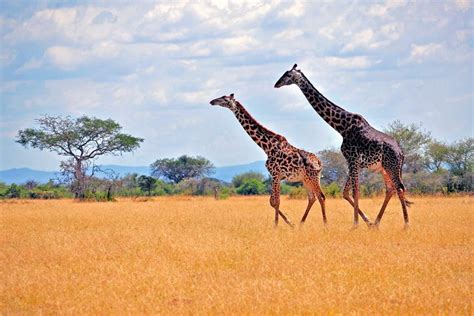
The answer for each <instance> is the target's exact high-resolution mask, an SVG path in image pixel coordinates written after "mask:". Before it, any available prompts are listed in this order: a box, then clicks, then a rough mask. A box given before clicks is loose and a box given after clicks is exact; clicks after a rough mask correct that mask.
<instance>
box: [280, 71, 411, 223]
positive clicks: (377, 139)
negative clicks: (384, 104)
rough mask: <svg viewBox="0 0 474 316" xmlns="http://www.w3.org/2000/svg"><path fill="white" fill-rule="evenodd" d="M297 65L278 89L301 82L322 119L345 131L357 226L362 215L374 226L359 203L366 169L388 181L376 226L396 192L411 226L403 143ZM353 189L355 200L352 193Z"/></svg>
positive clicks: (344, 150) (348, 183)
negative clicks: (320, 86)
mask: <svg viewBox="0 0 474 316" xmlns="http://www.w3.org/2000/svg"><path fill="white" fill-rule="evenodd" d="M296 67H297V65H296V64H295V65H294V66H293V68H292V69H290V70H288V71H286V72H285V73H284V74H283V75H282V76H281V78H280V79H278V81H277V82H276V83H275V88H280V87H282V86H286V85H292V84H295V85H297V86H298V87H299V88H300V90H301V91H302V92H303V94H304V96H305V97H306V99H307V100H308V102H309V103H310V104H311V106H312V107H313V109H314V110H315V111H316V112H317V113H318V114H319V115H320V116H321V118H323V120H324V121H325V122H326V123H328V124H329V125H330V126H331V127H332V128H334V129H335V130H336V131H337V132H339V134H341V136H342V138H343V141H342V146H341V152H342V154H343V156H344V158H345V159H346V161H347V164H348V166H349V175H348V179H347V181H346V185H345V186H344V191H343V192H344V194H343V195H344V198H345V199H346V200H347V201H348V202H349V203H350V204H351V205H352V206H353V208H354V222H353V225H354V227H356V226H357V224H358V215H360V216H361V217H362V219H363V220H364V221H365V222H366V223H367V225H369V227H372V226H373V225H372V223H371V222H370V220H369V219H368V217H367V216H366V215H365V213H364V212H362V210H360V208H359V205H358V199H359V194H360V192H359V174H360V171H361V169H363V168H369V169H372V170H376V171H380V172H381V173H382V175H383V177H384V181H385V186H386V195H385V201H384V203H383V204H382V207H381V209H380V211H379V214H378V216H377V218H376V220H375V226H378V225H379V223H380V221H381V219H382V216H383V214H384V211H385V208H386V206H387V203H388V201H389V200H390V198H391V197H392V195H393V194H394V192H396V193H397V194H398V197H399V200H400V203H401V206H402V212H403V218H404V221H405V227H408V223H409V220H408V211H407V206H409V205H410V204H411V202H409V201H408V200H407V199H406V197H405V192H406V189H405V186H404V184H403V181H402V166H403V160H404V155H403V152H402V149H401V148H400V145H399V144H398V143H397V141H396V140H395V139H394V138H393V137H391V136H389V135H387V134H385V133H382V132H380V131H378V130H376V129H375V128H374V127H372V126H371V125H370V124H369V123H368V122H367V121H366V120H365V118H364V117H362V115H360V114H356V113H351V112H349V111H346V110H344V109H343V108H341V107H339V106H338V105H336V104H334V103H333V102H331V101H330V100H329V99H327V98H326V97H325V96H324V95H323V94H322V93H320V92H319V91H318V90H317V89H316V88H315V87H314V86H313V84H312V83H311V82H310V81H309V80H308V79H307V78H306V76H305V75H304V74H303V72H302V71H301V70H298V69H296ZM351 189H352V199H353V200H352V199H351V197H350V193H349V192H350V190H351Z"/></svg>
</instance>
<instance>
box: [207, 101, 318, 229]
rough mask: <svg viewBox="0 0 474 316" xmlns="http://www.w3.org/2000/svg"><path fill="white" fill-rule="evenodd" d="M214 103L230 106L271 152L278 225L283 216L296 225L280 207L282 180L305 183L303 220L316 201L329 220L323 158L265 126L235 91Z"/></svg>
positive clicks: (269, 162) (272, 198) (269, 165)
mask: <svg viewBox="0 0 474 316" xmlns="http://www.w3.org/2000/svg"><path fill="white" fill-rule="evenodd" d="M211 104H212V105H220V106H222V107H225V108H228V109H230V110H231V111H232V112H233V113H234V115H235V117H236V118H237V120H238V121H239V122H240V124H241V125H242V127H243V128H244V130H245V131H246V132H247V134H248V135H249V136H250V137H251V138H252V139H253V141H254V142H255V143H256V144H257V145H258V146H260V147H261V148H262V149H263V150H264V151H265V153H266V155H267V161H266V163H265V166H266V167H267V169H268V172H269V173H270V175H271V177H272V193H271V196H270V205H271V206H272V207H273V208H274V209H275V226H276V225H278V218H279V216H281V217H282V218H283V220H285V222H286V223H287V224H289V225H290V226H292V224H291V222H290V221H289V220H288V219H287V217H286V215H285V214H284V213H283V212H282V211H281V210H280V182H281V181H282V180H287V181H289V182H303V185H304V186H305V188H306V191H307V192H308V206H307V208H306V211H305V213H304V215H303V217H302V219H301V223H304V221H305V220H306V217H307V216H308V214H309V211H310V209H311V207H312V205H313V204H314V202H315V201H316V200H318V201H319V203H320V205H321V211H322V215H323V221H324V223H326V222H327V219H326V210H325V197H324V194H323V192H322V191H321V185H320V177H321V169H322V164H321V161H320V160H319V158H318V157H317V156H316V155H315V154H313V153H310V152H307V151H304V150H302V149H299V148H296V147H294V146H293V145H291V144H290V143H289V142H288V141H287V140H286V138H285V137H283V136H281V135H279V134H276V133H274V132H272V131H270V130H269V129H267V128H265V127H264V126H262V125H261V124H260V123H258V122H257V121H256V120H255V119H254V118H253V117H252V116H251V115H250V113H248V112H247V110H246V109H245V108H244V106H243V105H242V104H240V102H238V101H237V100H235V98H234V95H233V94H231V95H230V96H223V97H220V98H217V99H214V100H212V101H211Z"/></svg>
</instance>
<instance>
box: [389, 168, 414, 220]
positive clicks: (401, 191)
mask: <svg viewBox="0 0 474 316" xmlns="http://www.w3.org/2000/svg"><path fill="white" fill-rule="evenodd" d="M392 183H393V184H394V186H395V188H396V190H397V194H398V199H399V200H400V204H401V205H402V211H403V221H404V223H405V229H407V228H408V227H409V224H410V220H409V218H408V210H407V207H409V206H410V205H412V204H413V203H412V202H410V201H408V200H407V199H406V197H405V191H406V190H405V185H404V184H403V182H402V179H401V178H400V176H399V175H395V176H393V175H392Z"/></svg>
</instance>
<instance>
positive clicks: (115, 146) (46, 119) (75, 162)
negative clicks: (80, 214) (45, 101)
mask: <svg viewBox="0 0 474 316" xmlns="http://www.w3.org/2000/svg"><path fill="white" fill-rule="evenodd" d="M37 121H38V122H39V128H27V129H24V130H20V131H18V135H17V140H16V141H17V142H18V143H20V144H21V145H23V146H25V147H32V148H38V149H40V150H49V151H52V152H56V153H58V154H59V155H61V156H66V157H70V158H69V159H68V160H66V161H63V162H62V163H61V169H62V171H63V174H64V175H67V176H68V177H69V178H70V179H71V182H72V183H71V186H72V187H73V191H74V192H75V195H76V197H78V198H83V197H84V191H85V189H86V185H87V175H86V172H87V169H88V168H89V167H90V161H91V160H93V159H94V158H97V157H99V156H102V155H107V154H110V155H121V154H122V153H124V152H130V151H133V150H135V149H137V148H138V147H140V143H141V142H143V138H138V137H134V136H131V135H128V134H124V133H121V132H120V131H121V129H122V127H121V126H120V124H118V123H117V122H115V121H113V120H112V119H107V120H102V119H98V118H95V117H87V116H81V117H79V118H76V119H73V118H71V117H69V116H67V117H60V116H57V117H55V116H47V115H45V116H43V117H41V118H39V119H38V120H37Z"/></svg>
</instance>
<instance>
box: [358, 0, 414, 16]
mask: <svg viewBox="0 0 474 316" xmlns="http://www.w3.org/2000/svg"><path fill="white" fill-rule="evenodd" d="M406 3H407V2H406V0H388V1H387V2H385V3H384V4H374V5H372V6H371V7H370V8H369V10H368V12H367V13H368V14H369V15H371V16H376V17H387V16H388V15H389V13H390V11H391V10H393V9H396V8H399V7H403V6H405V5H406Z"/></svg>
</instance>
